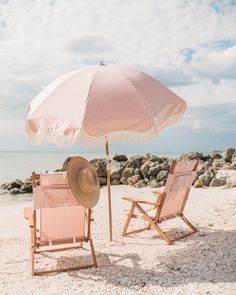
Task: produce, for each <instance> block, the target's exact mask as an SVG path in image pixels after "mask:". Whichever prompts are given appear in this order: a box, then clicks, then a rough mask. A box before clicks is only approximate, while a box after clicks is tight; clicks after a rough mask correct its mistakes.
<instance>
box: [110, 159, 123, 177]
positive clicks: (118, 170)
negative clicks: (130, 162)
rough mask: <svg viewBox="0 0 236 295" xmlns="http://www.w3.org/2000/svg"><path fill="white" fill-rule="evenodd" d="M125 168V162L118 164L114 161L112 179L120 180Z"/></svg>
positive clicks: (112, 163)
mask: <svg viewBox="0 0 236 295" xmlns="http://www.w3.org/2000/svg"><path fill="white" fill-rule="evenodd" d="M124 168H125V162H118V161H115V160H113V161H112V162H111V171H110V175H111V179H112V180H113V179H120V178H121V175H122V172H123V170H124Z"/></svg>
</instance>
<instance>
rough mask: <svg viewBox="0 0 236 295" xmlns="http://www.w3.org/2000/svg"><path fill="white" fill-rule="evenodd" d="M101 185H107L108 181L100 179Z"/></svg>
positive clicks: (103, 178)
mask: <svg viewBox="0 0 236 295" xmlns="http://www.w3.org/2000/svg"><path fill="white" fill-rule="evenodd" d="M99 183H100V185H106V184H107V179H106V178H105V177H99Z"/></svg>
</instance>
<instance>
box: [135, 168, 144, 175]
mask: <svg viewBox="0 0 236 295" xmlns="http://www.w3.org/2000/svg"><path fill="white" fill-rule="evenodd" d="M138 174H139V175H140V176H141V175H142V173H141V170H140V169H139V168H135V169H134V175H138Z"/></svg>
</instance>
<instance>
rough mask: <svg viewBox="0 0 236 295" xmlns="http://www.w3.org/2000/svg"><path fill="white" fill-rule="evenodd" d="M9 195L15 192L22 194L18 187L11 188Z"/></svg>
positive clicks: (15, 193)
mask: <svg viewBox="0 0 236 295" xmlns="http://www.w3.org/2000/svg"><path fill="white" fill-rule="evenodd" d="M10 194H11V195H17V194H22V191H21V190H20V189H19V188H12V189H11V190H10Z"/></svg>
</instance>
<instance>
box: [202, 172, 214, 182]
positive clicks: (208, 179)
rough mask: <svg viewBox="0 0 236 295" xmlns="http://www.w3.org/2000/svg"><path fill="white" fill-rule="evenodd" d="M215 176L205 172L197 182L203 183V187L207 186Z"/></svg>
mask: <svg viewBox="0 0 236 295" xmlns="http://www.w3.org/2000/svg"><path fill="white" fill-rule="evenodd" d="M214 177H215V174H214V173H213V172H212V171H206V172H204V173H203V174H202V175H200V176H199V180H201V181H202V182H203V183H204V186H209V185H210V183H211V181H212V179H213V178H214Z"/></svg>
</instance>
